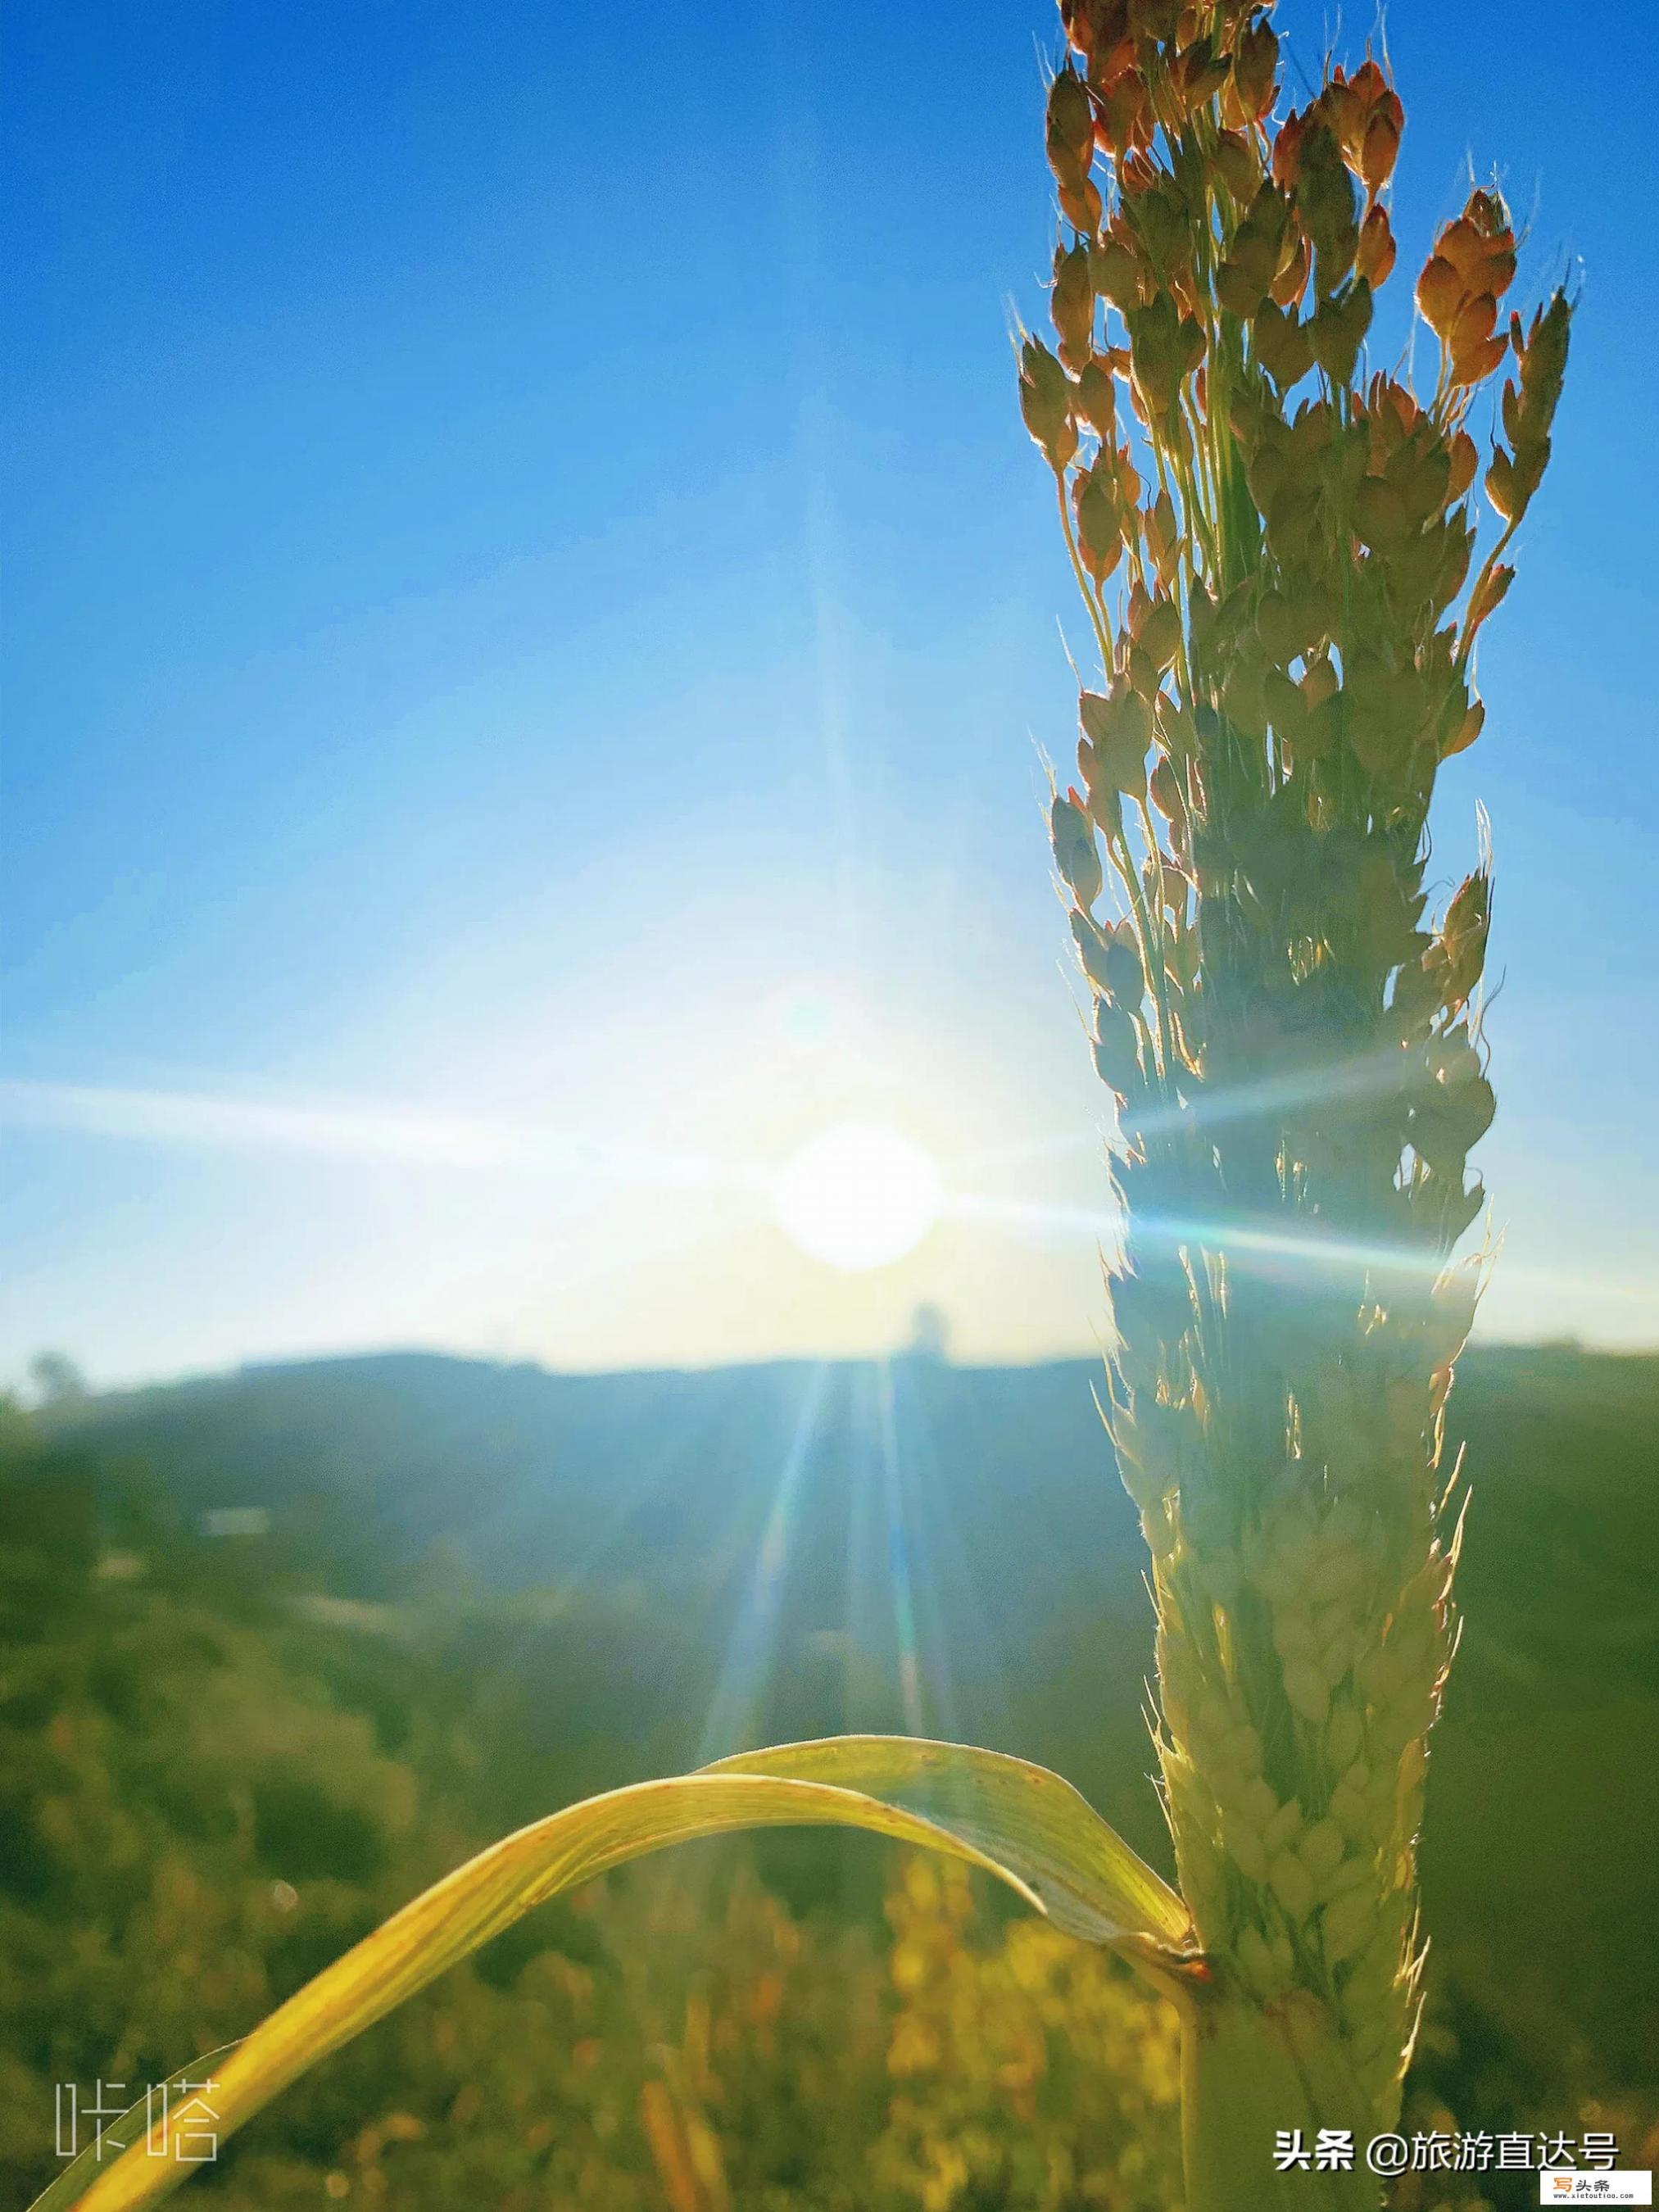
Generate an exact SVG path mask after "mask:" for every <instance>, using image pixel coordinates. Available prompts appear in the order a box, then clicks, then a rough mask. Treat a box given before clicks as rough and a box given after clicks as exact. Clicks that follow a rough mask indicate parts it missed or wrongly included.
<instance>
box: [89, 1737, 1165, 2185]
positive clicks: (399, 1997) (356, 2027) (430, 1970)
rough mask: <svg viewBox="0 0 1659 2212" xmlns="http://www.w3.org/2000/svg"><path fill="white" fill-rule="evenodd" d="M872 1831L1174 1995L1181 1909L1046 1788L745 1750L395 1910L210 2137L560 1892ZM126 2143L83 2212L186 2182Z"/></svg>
mask: <svg viewBox="0 0 1659 2212" xmlns="http://www.w3.org/2000/svg"><path fill="white" fill-rule="evenodd" d="M823 1825H829V1826H840V1827H854V1828H868V1829H871V1830H872V1831H874V1832H876V1833H877V1834H878V1835H884V1836H892V1837H895V1838H897V1839H899V1840H900V1841H901V1842H904V1843H910V1844H926V1845H927V1846H929V1847H931V1848H932V1849H933V1850H942V1851H947V1852H949V1853H950V1854H951V1856H952V1857H957V1858H961V1859H965V1860H967V1861H968V1862H969V1863H970V1864H972V1865H975V1866H979V1867H983V1868H984V1869H986V1870H987V1872H988V1873H991V1874H994V1875H998V1876H1000V1879H1001V1880H1002V1881H1006V1883H1008V1885H1009V1886H1010V1887H1011V1888H1012V1889H1014V1890H1017V1891H1018V1893H1019V1894H1020V1895H1021V1896H1022V1897H1023V1898H1024V1899H1025V1900H1026V1902H1027V1903H1028V1904H1029V1905H1033V1906H1035V1907H1036V1910H1037V1911H1040V1912H1047V1913H1048V1914H1049V1915H1050V1917H1053V1918H1054V1919H1055V1920H1056V1921H1057V1922H1058V1923H1059V1924H1060V1926H1062V1927H1066V1928H1070V1929H1073V1930H1074V1931H1075V1932H1077V1933H1079V1934H1083V1935H1086V1936H1090V1937H1091V1938H1092V1940H1094V1941H1096V1942H1108V1943H1111V1944H1112V1945H1114V1946H1115V1948H1118V1949H1120V1950H1121V1951H1122V1952H1123V1953H1124V1954H1125V1955H1126V1956H1128V1957H1131V1958H1132V1959H1133V1960H1134V1961H1135V1963H1136V1964H1137V1965H1139V1966H1140V1967H1141V1968H1142V1970H1143V1972H1147V1973H1149V1974H1151V1975H1152V1977H1153V1978H1155V1979H1158V1980H1159V1981H1160V1983H1161V1984H1162V1985H1163V1986H1165V1987H1166V1988H1171V1989H1172V1988H1173V1987H1174V1984H1173V1983H1172V1982H1171V1981H1170V1979H1169V1978H1168V1976H1169V1974H1170V1972H1171V1970H1173V1969H1175V1968H1176V1967H1177V1966H1179V1964H1180V1962H1181V1961H1180V1947H1181V1946H1182V1945H1183V1944H1184V1943H1185V1942H1187V1941H1188V1936H1189V1932H1190V1931H1189V1926H1188V1919H1187V1914H1186V1911H1185V1909H1184V1908H1183V1907H1182V1904H1181V1900H1180V1899H1179V1898H1178V1897H1176V1894H1175V1893H1174V1892H1173V1891H1172V1890H1170V1888H1169V1887H1167V1886H1166V1885H1165V1884H1164V1883H1163V1882H1161V1881H1159V1880H1158V1876H1157V1875H1155V1874H1154V1873H1153V1872H1152V1869H1151V1868H1149V1867H1146V1866H1144V1865H1143V1864H1142V1863H1141V1862H1140V1861H1139V1859H1137V1858H1136V1857H1135V1856H1134V1854H1133V1852H1132V1851H1130V1850H1129V1849H1128V1847H1127V1845H1126V1844H1123V1843H1122V1842H1121V1840H1120V1839H1119V1838H1118V1837H1117V1836H1116V1835H1115V1833H1114V1832H1113V1831H1112V1830H1111V1829H1110V1828H1109V1827H1108V1826H1107V1825H1106V1823H1105V1822H1104V1821H1103V1820H1101V1819H1100V1818H1099V1816H1098V1814H1095V1813H1093V1812H1091V1810H1090V1808H1089V1807H1088V1806H1087V1805H1086V1804H1085V1802H1084V1801H1083V1799H1082V1798H1081V1797H1079V1796H1078V1794H1077V1792H1076V1791H1075V1790H1073V1789H1072V1787H1071V1785H1070V1784H1068V1783H1065V1782H1062V1781H1061V1780H1060V1778H1059V1777H1058V1776H1057V1775H1054V1774H1049V1773H1048V1772H1047V1771H1045V1770H1044V1769H1043V1768H1042V1767H1038V1766H1028V1765H1026V1764H1025V1763H1024V1761H1023V1760H1021V1759H1008V1758H1006V1757H1004V1756H1003V1755H1002V1754H1000V1753H996V1752H988V1751H977V1750H973V1749H970V1748H969V1747H966V1746H963V1745H952V1744H935V1743H924V1742H920V1741H915V1740H914V1739H912V1738H908V1737H904V1736H851V1737H840V1738H836V1739H833V1740H831V1741H826V1742H822V1743H807V1744H788V1745H785V1746H783V1747H781V1748H780V1749H777V1750H775V1751H761V1752H751V1753H744V1754H743V1755H742V1756H741V1757H739V1758H737V1759H722V1760H720V1762H719V1763H718V1764H717V1765H714V1766H712V1767H705V1768H703V1769H702V1771H700V1772H698V1773H696V1774H688V1775H684V1776H682V1777H680V1778H678V1780H676V1781H670V1782H641V1783H636V1784H634V1786H633V1787H632V1788H630V1789H627V1790H611V1792H610V1793H609V1794H608V1795H606V1796H603V1797H590V1798H589V1799H588V1800H587V1801H586V1803H585V1804H580V1805H573V1806H571V1807H570V1808H568V1810H567V1811H565V1812H562V1813H555V1814H551V1815H550V1817H549V1818H548V1819H546V1820H538V1821H536V1822H535V1823H534V1824H533V1825H532V1826H530V1827H527V1828H521V1829H520V1831H519V1832H518V1833H517V1834H516V1835H512V1836H508V1837H507V1838H505V1839H504V1841H502V1842H501V1843H499V1844H493V1845H492V1846H491V1848H490V1849H489V1850H486V1851H482V1852H480V1853H479V1855H478V1857H477V1858H474V1859H470V1860H469V1861H468V1862H467V1863H466V1864H465V1866H463V1867H460V1868H458V1869H457V1870H456V1871H455V1872H454V1873H453V1874H452V1875H447V1876H446V1878H445V1879H444V1880H443V1881H440V1882H438V1883H435V1885H434V1887H432V1888H430V1889H428V1890H427V1891H425V1892H424V1893H422V1895H421V1896H419V1897H417V1898H416V1899H415V1900H414V1901H413V1903H412V1904H410V1905H405V1906H404V1909H403V1910H402V1911H401V1912H398V1913H395V1914H394V1915H393V1916H392V1918H391V1919H390V1920H388V1921H387V1922H386V1923H385V1925H384V1926H383V1927H380V1928H379V1929H376V1930H375V1932H374V1934H373V1935H372V1936H366V1937H365V1938H364V1940H363V1941H362V1942H361V1943H359V1944H358V1945H357V1946H356V1948H355V1949H353V1950H350V1951H348V1952H347V1953H346V1954H345V1955H344V1957H343V1958H341V1959H337V1960H335V1962H334V1964H333V1965H332V1966H329V1967H326V1968H325V1970H324V1971H323V1972H322V1973H320V1974H319V1975H318V1976H317V1978H316V1979H315V1980H314V1981H312V1982H309V1983H307V1985H306V1986H305V1988H304V1989H302V1990H299V1991H298V1992H297V1994H296V1995H295V1996H292V1997H290V1998H289V2001H288V2002H287V2003H286V2004H284V2005H280V2006H279V2007H278V2008H277V2009H276V2011H275V2012H274V2013H272V2014H271V2015H270V2018H269V2019H267V2020H266V2021H264V2022H263V2023H262V2025H261V2026H260V2027H257V2028H256V2029H255V2030H254V2031H253V2033H252V2034H251V2035H250V2036H248V2037H247V2038H246V2039H245V2040H244V2041H243V2042H242V2043H241V2044H240V2045H238V2046H237V2048H236V2050H235V2051H234V2053H233V2054H232V2056H231V2057H230V2058H229V2059H228V2061H227V2063H225V2065H224V2066H223V2067H222V2069H220V2070H219V2072H218V2074H217V2075H216V2077H215V2079H216V2089H215V2106H214V2109H215V2112H216V2117H217V2125H218V2132H219V2136H220V2138H221V2140H223V2138H224V2137H225V2136H228V2135H229V2134H231V2133H232V2132H233V2130H235V2129H236V2128H238V2127H240V2125H241V2124H242V2123H243V2122H244V2121H245V2120H246V2119H248V2118H251V2117H252V2114H253V2113H255V2112H258V2110H259V2109H260V2108H261V2106H264V2105H266V2104H268V2103H269V2102H270V2100H271V2098H273V2097H274V2096H276V2094H277V2093H278V2092H279V2091H281V2090H283V2089H284V2088H286V2087H288V2085H289V2082H290V2081H294V2080H295V2079H296V2078H297V2076H298V2075H301V2074H302V2073H304V2072H305V2071H306V2069H307V2068H308V2067H310V2066H312V2065H314V2064H315V2063H316V2062H317V2061H318V2060H319V2058H322V2057H325V2056H326V2055H327V2054H328V2053H329V2052H330V2051H335V2050H337V2049H338V2048H339V2046H340V2045H342V2044H343V2043H345V2042H348V2041H349V2039H350V2038H351V2037H352V2036H354V2035H356V2034H357V2033H359V2031H360V2030H362V2028H365V2027H368V2026H369V2025H370V2024H371V2023H372V2022H373V2021H377V2020H379V2019H380V2018H381V2016H382V2015H384V2014H386V2013H388V2012H390V2011H391V2010H392V2008H393V2007H394V2006H395V2005H398V2004H399V2003H401V2002H402V2001H403V2000H404V1998H405V1997H407V1996H413V1995H414V1994H415V1992H416V1990H419V1989H422V1988H424V1987H425V1985H426V1984H427V1983H428V1982H429V1981H431V1980H432V1979H433V1978H434V1977H435V1976H436V1975H438V1974H440V1973H441V1972H443V1971H444V1969H445V1968H446V1967H447V1966H453V1965H455V1964H456V1963H457V1962H458V1961H459V1960H462V1959H464V1958H465V1957H466V1956H467V1955H468V1954H470V1953H471V1952H473V1951H476V1950H477V1948H478V1947H479V1945H480V1944H482V1943H485V1942H489V1938H490V1937H491V1936H495V1935H499V1934H500V1932H501V1929H503V1928H506V1927H508V1926H510V1925H511V1923H513V1921H515V1920H517V1919H519V1918H520V1917H521V1915H523V1914H524V1913H526V1912H528V1911H530V1910H531V1909H532V1906H534V1905H540V1904H542V1903H544V1901H545V1900H546V1899H548V1898H550V1897H553V1896H555V1895H556V1894H557V1893H558V1892H559V1891H560V1890H562V1889H568V1888H570V1887H573V1886H574V1884H575V1883H577V1882H580V1881H588V1880H589V1879H591V1877H592V1876H593V1875H599V1874H604V1873H605V1871H606V1870H607V1869H609V1868H611V1867H615V1866H620V1865H622V1864H623V1862H624V1861H625V1860H628V1859H633V1858H639V1857H642V1856H643V1855H644V1854H645V1853H646V1852H647V1851H653V1850H660V1849H661V1848H662V1847H663V1846H664V1845H665V1844H671V1843H678V1842H683V1841H685V1840H687V1839H689V1838H692V1837H696V1836H714V1835H723V1834H726V1833H728V1832H731V1831H732V1830H733V1829H739V1828H766V1827H800V1826H823ZM147 2148H149V2145H148V2144H146V2143H139V2144H137V2145H135V2147H134V2148H133V2149H131V2151H129V2152H128V2153H127V2154H125V2156H123V2157H121V2158H119V2159H118V2160H117V2161H116V2163H115V2164H114V2165H113V2166H106V2168H105V2169H104V2171H103V2172H101V2173H100V2176H99V2178H98V2179H97V2180H96V2181H95V2182H94V2184H93V2185H92V2187H91V2189H90V2190H89V2191H88V2193H87V2195H86V2196H85V2197H83V2198H82V2212H131V2208H133V2207H136V2206H138V2205H142V2204H148V2203H153V2202H154V2201H155V2199H156V2198H157V2197H161V2196H163V2195H165V2194H166V2192H167V2191H168V2190H169V2189H170V2188H172V2187H173V2185H175V2184H176V2183H177V2182H178V2181H179V2180H180V2179H183V2177H184V2173H185V2172H186V2171H188V2170H189V2169H186V2168H181V2167H179V2166H176V2165H174V2164H173V2163H172V2162H170V2161H167V2160H163V2159H162V2158H161V2157H159V2156H156V2157H147V2156H145V2155H144V2153H145V2151H146V2149H147Z"/></svg>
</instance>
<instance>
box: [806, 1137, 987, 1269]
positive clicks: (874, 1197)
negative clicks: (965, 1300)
mask: <svg viewBox="0 0 1659 2212" xmlns="http://www.w3.org/2000/svg"><path fill="white" fill-rule="evenodd" d="M771 1197H772V1211H773V1213H774V1215H775V1218H776V1220H777V1222H778V1224H779V1226H780V1227H781V1229H782V1230H783V1231H784V1233H785V1235H786V1236H787V1237H790V1238H791V1240H792V1241H793V1243H796V1244H797V1245H799V1248H800V1249H801V1250H802V1251H803V1252H805V1254H806V1255H808V1256H809V1258H811V1259H814V1260H820V1261H823V1264H824V1265H825V1266H826V1267H838V1268H841V1269H842V1271H843V1272H845V1273H848V1274H858V1273H864V1272H865V1271H866V1270H867V1269H869V1268H872V1267H887V1266H889V1265H890V1263H891V1262H892V1261H895V1260H902V1258H903V1257H904V1255H905V1254H906V1253H907V1252H911V1251H914V1250H915V1247H916V1246H917V1245H918V1244H920V1243H921V1240H922V1238H923V1237H925V1236H926V1235H927V1232H928V1231H929V1230H930V1229H931V1228H932V1227H933V1224H934V1222H935V1221H936V1220H937V1219H938V1218H939V1212H940V1209H941V1207H942V1206H943V1204H944V1200H945V1189H944V1185H943V1183H942V1182H940V1179H939V1170H938V1168H937V1167H936V1166H935V1165H934V1164H933V1161H932V1160H931V1159H930V1158H928V1156H927V1153H926V1152H923V1151H922V1149H921V1146H920V1145H917V1144H914V1143H912V1141H911V1140H910V1139H909V1138H908V1137H902V1136H901V1135H900V1134H899V1133H898V1131H897V1130H896V1129H890V1128H887V1127H884V1125H883V1124H881V1123H879V1122H873V1121H842V1122H837V1123H836V1125H835V1127H832V1128H829V1129H823V1130H820V1131H819V1133H818V1134H817V1136H815V1137H810V1138H809V1139H807V1141H806V1142H805V1144H804V1145H802V1146H800V1148H799V1151H798V1152H793V1153H792V1154H791V1155H790V1157H789V1158H788V1159H787V1160H786V1161H785V1162H784V1164H783V1165H782V1167H781V1169H780V1170H778V1172H777V1175H776V1176H775V1178H774V1179H773V1183H772V1191H771Z"/></svg>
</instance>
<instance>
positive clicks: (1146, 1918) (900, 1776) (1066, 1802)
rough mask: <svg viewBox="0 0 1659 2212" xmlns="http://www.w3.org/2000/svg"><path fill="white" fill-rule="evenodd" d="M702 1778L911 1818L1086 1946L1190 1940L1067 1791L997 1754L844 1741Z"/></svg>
mask: <svg viewBox="0 0 1659 2212" xmlns="http://www.w3.org/2000/svg"><path fill="white" fill-rule="evenodd" d="M703 1771H704V1772H705V1773H707V1774H772V1775H777V1776H780V1777H787V1778H789V1779H791V1780H793V1781H797V1782H829V1783H834V1784H836V1786H837V1787H838V1788H840V1789H842V1790H858V1791H860V1792H861V1793H862V1794H863V1795H864V1796H869V1797H875V1798H878V1799H879V1800H880V1801H881V1802H882V1803H883V1804H884V1805H891V1806H895V1807H900V1808H903V1809H904V1810H905V1811H906V1812H910V1813H919V1814H921V1817H922V1818H923V1819H924V1820H931V1821H932V1822H933V1824H934V1825H935V1826H937V1827H940V1828H943V1829H944V1830H945V1832H946V1833H947V1834H949V1835H951V1836H954V1837H955V1838H957V1840H958V1841H959V1842H961V1843H963V1844H969V1845H970V1846H972V1847H973V1849H974V1850H975V1851H976V1852H978V1853H979V1854H981V1856H982V1857H983V1858H985V1859H988V1860H991V1861H994V1865H995V1870H996V1871H997V1872H999V1873H1000V1874H1001V1875H1002V1876H1003V1878H1004V1880H1005V1881H1007V1880H1012V1881H1013V1884H1014V1887H1016V1888H1017V1889H1018V1890H1020V1891H1021V1892H1022V1893H1023V1894H1024V1896H1026V1897H1027V1898H1029V1899H1030V1900H1031V1901H1032V1902H1033V1903H1034V1904H1035V1905H1036V1906H1037V1908H1038V1910H1039V1911H1042V1912H1046V1913H1047V1914H1048V1917H1049V1919H1050V1920H1052V1921H1053V1922H1054V1925H1055V1926H1056V1927H1057V1928H1063V1929H1065V1930H1066V1933H1067V1934H1068V1935H1071V1936H1083V1937H1084V1938H1085V1940H1086V1941H1087V1942H1091V1943H1109V1944H1112V1945H1114V1946H1125V1947H1129V1948H1133V1947H1134V1946H1136V1945H1137V1944H1141V1943H1144V1942H1146V1941H1148V1940H1150V1941H1151V1942H1152V1943H1153V1944H1155V1945H1157V1946H1158V1947H1161V1948H1164V1949H1168V1950H1176V1951H1178V1950H1180V1949H1182V1948H1184V1947H1185V1946H1186V1945H1187V1944H1188V1942H1190V1941H1191V1938H1192V1923H1191V1922H1190V1920H1189V1919H1188V1913H1187V1908H1186V1906H1185V1905H1183V1904H1182V1901H1181V1899H1180V1898H1179V1897H1178V1896H1177V1895H1176V1893H1175V1891H1174V1890H1172V1889H1171V1888H1170V1886H1169V1884H1168V1882H1166V1881H1164V1880H1162V1878H1161V1877H1160V1876H1159V1875H1156V1874H1154V1873H1153V1871H1152V1868H1151V1867H1149V1866H1148V1865H1147V1864H1146V1861H1145V1860H1144V1859H1141V1858H1138V1857H1136V1856H1135V1854H1134V1852H1133V1851H1132V1850H1130V1849H1129V1846H1128V1845H1127V1844H1126V1843H1125V1842H1124V1840H1123V1838H1122V1837H1121V1836H1120V1835H1119V1834H1118V1832H1117V1831H1116V1829H1115V1828H1114V1827H1111V1826H1109V1825H1108V1823H1107V1822H1106V1821H1104V1820H1102V1819H1101V1817H1100V1815H1099V1814H1098V1813H1097V1812H1096V1811H1095V1809H1094V1808H1093V1806H1091V1804H1090V1803H1089V1802H1087V1800H1086V1799H1085V1798H1083V1797H1081V1796H1079V1794H1078V1792H1077V1791H1076V1790H1073V1787H1072V1785H1071V1784H1070V1783H1069V1782H1065V1781H1062V1780H1061V1779H1060V1776H1059V1775H1058V1774H1051V1773H1050V1772H1049V1771H1048V1768H1047V1767H1046V1766H1033V1765H1030V1763H1029V1761H1027V1760H1025V1759H1010V1758H1007V1757H1006V1756H1005V1755H1004V1754H1003V1753H1000V1752H994V1751H978V1750H970V1749H969V1748H968V1747H966V1746H964V1745H962V1744H954V1743H927V1742H923V1741H920V1740H919V1739H918V1738H916V1737H915V1736H904V1735H842V1736H831V1737H828V1738H826V1739H824V1740H823V1741H821V1742H817V1743H787V1744H780V1745H776V1746H775V1747H773V1748H772V1749H770V1750H769V1751H746V1752H743V1753H739V1754H738V1757H736V1758H735V1759H719V1760H717V1761H716V1762H715V1764H714V1765H713V1766H709V1767H705V1768H704V1769H703Z"/></svg>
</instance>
